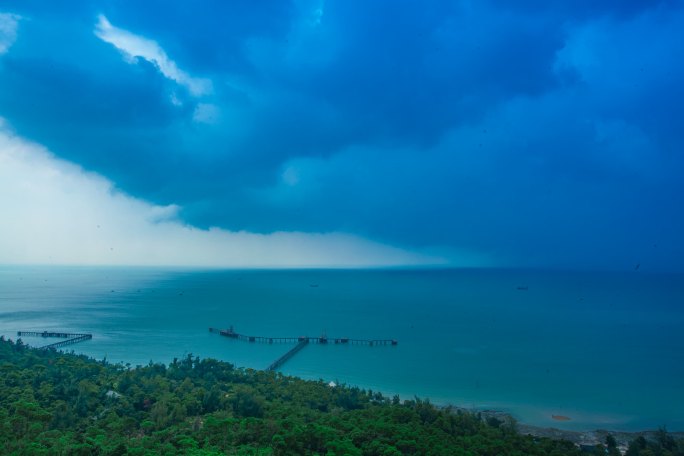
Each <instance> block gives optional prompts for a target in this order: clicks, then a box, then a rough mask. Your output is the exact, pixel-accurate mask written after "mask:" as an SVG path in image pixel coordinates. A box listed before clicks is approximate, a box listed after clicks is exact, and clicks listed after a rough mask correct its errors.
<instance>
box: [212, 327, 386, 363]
mask: <svg viewBox="0 0 684 456" xmlns="http://www.w3.org/2000/svg"><path fill="white" fill-rule="evenodd" d="M209 332H212V333H216V334H220V335H222V336H224V337H229V338H231V339H236V340H242V341H245V342H255V343H256V342H258V343H264V344H288V343H296V344H297V345H295V346H294V348H292V349H291V350H289V351H288V352H287V353H285V354H284V355H283V356H281V357H280V358H278V359H277V360H275V361H274V362H272V363H271V364H270V365H269V366H268V367H267V368H266V370H268V371H273V370H276V369H278V368H279V367H280V366H282V365H283V364H285V362H287V361H288V360H289V359H290V358H292V357H293V356H294V355H296V354H297V353H299V351H300V350H301V349H302V348H304V347H305V346H307V345H309V344H348V345H368V346H371V347H373V346H379V345H397V341H396V340H395V339H349V338H347V337H343V338H329V337H328V336H326V335H325V334H323V335H322V336H320V337H308V336H299V337H264V336H245V335H244V334H239V333H237V332H235V330H234V329H233V327H232V326H231V327H230V328H228V329H218V328H209Z"/></svg>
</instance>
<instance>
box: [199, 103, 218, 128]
mask: <svg viewBox="0 0 684 456" xmlns="http://www.w3.org/2000/svg"><path fill="white" fill-rule="evenodd" d="M219 117H220V111H219V108H218V106H216V105H213V104H211V103H198V104H197V107H196V108H195V111H194V112H193V113H192V120H193V121H195V122H197V123H205V124H210V125H214V124H216V123H218V121H219Z"/></svg>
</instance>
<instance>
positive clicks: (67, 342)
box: [17, 331, 93, 350]
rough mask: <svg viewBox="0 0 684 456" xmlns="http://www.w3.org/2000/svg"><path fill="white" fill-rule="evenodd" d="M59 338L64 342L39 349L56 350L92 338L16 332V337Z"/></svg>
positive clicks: (74, 335)
mask: <svg viewBox="0 0 684 456" xmlns="http://www.w3.org/2000/svg"><path fill="white" fill-rule="evenodd" d="M22 336H24V337H30V336H33V337H59V338H62V339H66V340H61V341H59V342H55V343H53V344H48V345H44V346H42V347H39V348H40V349H42V350H48V349H57V348H61V347H64V346H66V345H71V344H77V343H79V342H83V341H84V340H90V339H92V338H93V335H92V334H81V333H66V332H50V331H17V337H22Z"/></svg>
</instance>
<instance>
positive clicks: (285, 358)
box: [266, 339, 309, 371]
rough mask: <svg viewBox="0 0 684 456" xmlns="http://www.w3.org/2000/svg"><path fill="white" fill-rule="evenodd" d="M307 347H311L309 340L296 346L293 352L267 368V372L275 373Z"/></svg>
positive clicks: (289, 352)
mask: <svg viewBox="0 0 684 456" xmlns="http://www.w3.org/2000/svg"><path fill="white" fill-rule="evenodd" d="M307 345H309V340H308V339H304V340H302V341H301V342H299V343H298V344H297V345H295V346H294V348H293V349H292V350H290V351H288V352H287V353H285V354H284V355H283V356H281V357H280V358H278V359H276V360H275V361H273V362H272V363H271V365H270V366H268V367H267V368H266V370H267V371H274V370H276V369H278V368H279V367H280V366H282V365H283V364H285V361H287V360H288V359H290V358H292V357H293V356H294V355H296V354H297V353H298V352H299V350H301V349H302V348H304V347H306V346H307Z"/></svg>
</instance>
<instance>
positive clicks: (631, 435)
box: [444, 405, 684, 454]
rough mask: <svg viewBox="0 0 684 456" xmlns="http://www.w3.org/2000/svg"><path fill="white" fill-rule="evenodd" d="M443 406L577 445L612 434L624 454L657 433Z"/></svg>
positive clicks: (674, 434)
mask: <svg viewBox="0 0 684 456" xmlns="http://www.w3.org/2000/svg"><path fill="white" fill-rule="evenodd" d="M444 408H451V409H452V410H456V411H459V410H460V411H464V412H470V413H478V414H480V415H481V416H482V419H484V420H489V419H496V420H499V421H500V422H501V423H502V424H508V425H511V426H513V427H514V428H515V429H516V430H517V431H518V432H519V433H520V434H523V435H531V436H533V437H544V438H550V439H554V440H560V439H562V440H568V441H570V442H572V443H574V444H575V445H577V446H579V447H592V446H595V445H598V444H605V442H606V437H608V436H609V435H612V436H613V437H614V438H615V440H616V442H617V444H618V449H619V450H620V451H621V452H622V453H623V454H624V452H625V451H626V450H627V447H628V445H629V442H631V441H632V440H634V439H635V438H637V437H644V438H645V439H646V440H655V439H656V437H657V435H658V432H659V431H658V430H643V431H619V430H609V429H594V430H590V431H575V430H565V429H558V428H555V427H552V426H535V425H531V424H525V423H521V422H519V421H518V420H517V419H516V418H515V417H514V416H513V415H511V414H510V413H506V412H502V411H498V410H478V409H470V408H465V407H457V406H453V405H452V406H444ZM668 434H669V435H671V436H672V437H674V438H675V439H682V438H684V431H674V432H671V431H668Z"/></svg>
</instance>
